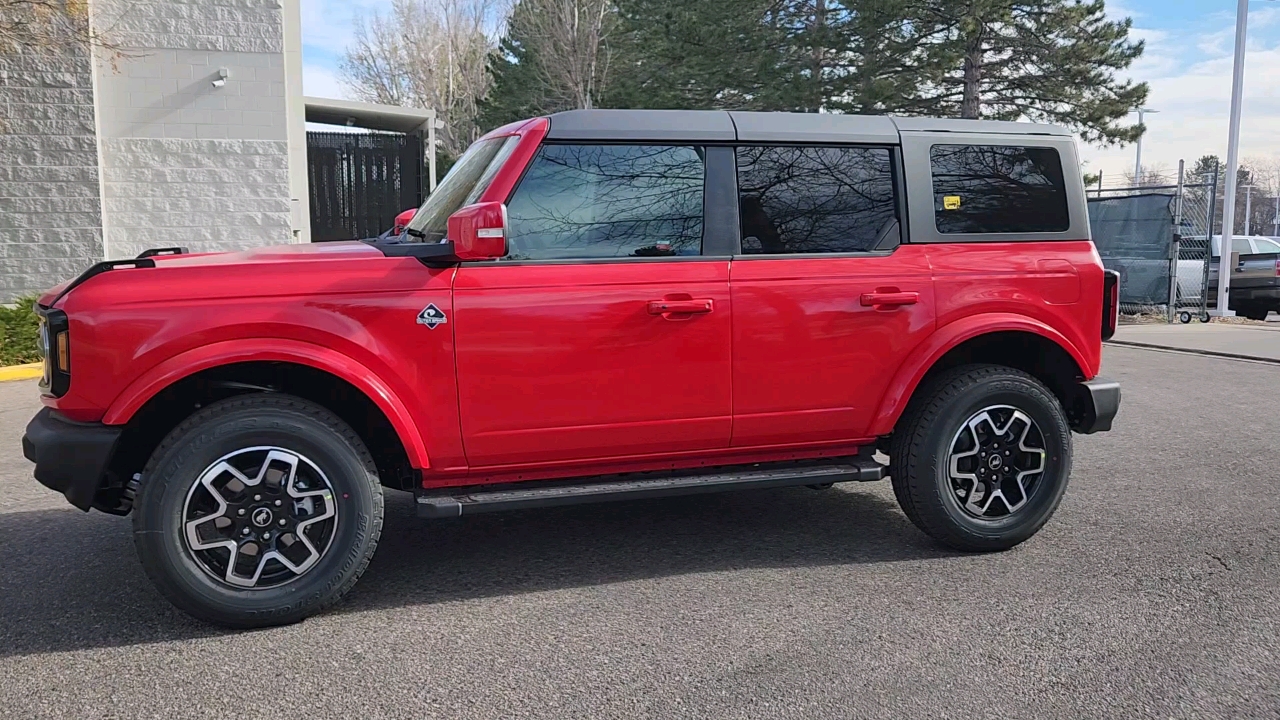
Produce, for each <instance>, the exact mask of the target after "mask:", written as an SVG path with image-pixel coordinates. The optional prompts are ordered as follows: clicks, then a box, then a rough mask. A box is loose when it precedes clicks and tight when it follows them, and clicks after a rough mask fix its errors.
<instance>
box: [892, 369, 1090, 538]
mask: <svg viewBox="0 0 1280 720" xmlns="http://www.w3.org/2000/svg"><path fill="white" fill-rule="evenodd" d="M890 457H891V463H890V475H891V476H892V478H893V490H894V494H895V495H896V496H897V498H898V503H899V504H900V505H901V506H902V509H903V511H904V512H905V513H906V515H907V517H908V518H909V519H910V520H911V521H912V522H913V523H915V525H916V526H917V527H919V528H920V529H921V530H923V531H924V532H925V533H926V534H928V535H929V536H930V537H933V538H934V539H935V540H937V541H938V542H941V543H943V544H944V545H947V546H950V547H952V548H955V549H957V550H970V551H984V550H985V551H990V550H1005V549H1008V548H1011V547H1013V546H1015V545H1017V544H1018V543H1021V542H1023V541H1024V540H1026V539H1027V538H1029V537H1031V536H1032V535H1034V534H1035V533H1036V532H1037V531H1038V530H1039V529H1040V528H1041V527H1043V526H1044V524H1045V523H1046V522H1048V520H1049V518H1050V517H1051V516H1052V515H1053V513H1054V511H1055V510H1056V509H1057V507H1058V503H1059V502H1060V501H1061V500H1062V495H1063V493H1064V492H1066V488H1067V480H1068V478H1069V477H1070V475H1071V429H1070V427H1069V426H1068V424H1067V418H1066V414H1065V413H1064V412H1063V410H1062V406H1061V404H1060V403H1059V402H1058V399H1057V398H1056V397H1054V395H1053V393H1052V392H1050V391H1049V389H1048V388H1046V387H1045V386H1044V385H1043V384H1042V383H1041V382H1040V381H1039V380H1037V379H1035V378H1034V377H1032V376H1030V375H1028V374H1026V373H1023V372H1021V371H1019V370H1014V369H1012V368H1006V367H1000V366H994V365H968V366H964V367H961V368H956V369H953V370H950V371H947V372H945V373H943V374H942V375H940V376H938V377H937V378H935V379H933V380H932V381H931V382H929V384H928V385H927V386H926V387H922V388H921V389H920V390H919V391H918V392H917V394H916V396H915V397H914V398H913V399H912V401H911V405H910V406H909V407H908V409H907V412H906V413H905V414H904V415H903V417H902V419H901V420H900V421H899V425H898V427H897V428H896V429H895V430H894V434H893V439H892V442H891V447H890Z"/></svg>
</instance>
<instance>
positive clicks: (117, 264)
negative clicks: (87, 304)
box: [48, 256, 156, 307]
mask: <svg viewBox="0 0 1280 720" xmlns="http://www.w3.org/2000/svg"><path fill="white" fill-rule="evenodd" d="M155 266H156V261H155V260H152V259H151V258H149V257H141V256H139V257H136V258H131V259H129V260H104V261H102V262H100V263H98V264H96V265H94V266H92V267H90V268H89V269H88V270H85V271H84V272H82V273H80V276H79V277H77V278H76V279H75V280H72V281H71V282H70V283H68V284H67V286H66V287H65V288H63V289H62V292H60V293H58V296H57V297H55V298H54V299H53V301H52V302H50V303H49V305H48V307H53V306H54V305H57V304H58V301H59V300H61V299H62V298H64V297H66V296H67V293H69V292H71V291H72V290H74V289H76V288H77V287H79V286H80V285H82V284H83V283H84V282H85V281H86V280H88V279H89V278H92V277H96V276H98V275H101V274H102V273H105V272H110V271H112V270H115V269H116V268H122V267H135V268H153V267H155Z"/></svg>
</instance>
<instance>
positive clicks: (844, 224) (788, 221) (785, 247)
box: [738, 147, 897, 254]
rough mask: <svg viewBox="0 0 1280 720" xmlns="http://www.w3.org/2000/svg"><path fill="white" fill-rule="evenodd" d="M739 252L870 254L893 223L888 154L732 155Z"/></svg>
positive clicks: (784, 150)
mask: <svg viewBox="0 0 1280 720" xmlns="http://www.w3.org/2000/svg"><path fill="white" fill-rule="evenodd" d="M738 186H739V202H740V205H741V216H742V252H744V253H747V254H786V253H832V252H860V251H866V250H872V249H873V248H874V246H875V244H876V240H877V239H878V238H879V237H880V234H881V233H882V232H883V231H884V230H885V229H886V228H887V226H888V225H889V224H890V223H892V222H893V221H894V220H895V219H896V216H897V211H896V208H895V205H894V199H893V169H892V165H891V163H890V161H889V150H888V149H886V148H853V147H849V148H836V147H742V148H738Z"/></svg>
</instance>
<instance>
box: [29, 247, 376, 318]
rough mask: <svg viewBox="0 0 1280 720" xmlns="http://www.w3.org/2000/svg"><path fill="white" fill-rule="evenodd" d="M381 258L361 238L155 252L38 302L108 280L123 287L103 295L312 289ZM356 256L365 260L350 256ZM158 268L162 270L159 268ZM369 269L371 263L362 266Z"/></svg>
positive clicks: (90, 273)
mask: <svg viewBox="0 0 1280 720" xmlns="http://www.w3.org/2000/svg"><path fill="white" fill-rule="evenodd" d="M379 259H382V260H387V261H392V259H390V258H386V256H385V255H383V254H382V253H381V252H380V251H379V250H378V249H377V248H374V247H372V246H370V245H368V244H366V243H363V242H359V241H350V242H328V243H311V244H298V245H280V246H276V247H263V248H252V249H249V250H241V251H236V252H215V253H192V254H183V255H155V256H152V257H149V258H147V260H149V261H150V262H152V263H154V270H153V269H151V268H152V267H153V266H152V265H149V264H147V265H143V266H142V267H137V266H134V265H133V263H132V262H131V261H128V260H117V261H108V262H103V263H98V264H96V265H94V266H92V267H90V268H89V269H87V270H86V271H85V272H84V273H82V274H81V275H80V276H79V277H77V278H76V279H74V280H71V281H68V282H64V283H61V284H60V285H58V286H56V287H54V288H53V289H51V290H49V291H48V292H47V293H45V294H44V295H43V296H42V297H41V298H40V300H39V302H40V304H41V305H44V306H46V307H50V306H52V304H54V303H59V304H64V303H65V302H66V301H67V299H68V298H73V297H78V296H80V295H82V294H88V295H99V294H100V293H99V291H100V290H105V289H106V287H107V286H115V287H117V288H118V289H119V292H118V293H110V297H104V298H102V299H103V300H108V299H109V300H122V299H130V298H132V299H136V300H143V299H144V298H148V297H150V298H175V297H184V296H185V297H189V298H194V297H209V298H212V297H223V296H231V295H239V294H244V292H245V284H246V283H251V284H252V285H253V286H256V287H257V288H258V289H257V290H256V291H255V292H259V293H263V294H266V295H270V294H273V293H272V290H276V291H278V292H290V291H293V292H312V291H315V290H316V289H317V283H321V282H325V281H326V280H332V279H334V278H336V277H338V276H343V275H350V274H351V273H352V272H355V273H356V274H360V273H361V272H362V271H360V270H357V268H359V267H363V266H367V265H370V264H372V265H381V264H380V263H377V262H376V261H377V260H379ZM355 260H361V261H366V262H352V261H355ZM367 261H375V262H373V263H369V262H367ZM112 263H119V265H120V267H118V268H115V269H113V268H111V267H110V265H111V264H112ZM304 269H305V271H304V272H299V271H300V270H304ZM160 270H163V271H164V272H162V273H157V272H156V271H160ZM371 270H372V269H370V268H367V269H366V270H364V271H363V272H370V271H371ZM383 271H384V272H385V268H383ZM335 273H336V274H335ZM126 286H127V287H126ZM264 288H265V290H264ZM59 298H61V300H60V299H59Z"/></svg>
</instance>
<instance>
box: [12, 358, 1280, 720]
mask: <svg viewBox="0 0 1280 720" xmlns="http://www.w3.org/2000/svg"><path fill="white" fill-rule="evenodd" d="M1105 365H1106V366H1105V370H1104V372H1105V374H1108V375H1111V376H1113V377H1117V378H1119V379H1120V380H1121V381H1122V382H1123V384H1124V393H1125V395H1124V404H1123V406H1122V409H1121V414H1120V417H1119V418H1118V420H1117V429H1116V431H1115V432H1113V433H1110V434H1104V435H1098V436H1091V437H1080V436H1077V437H1076V462H1075V472H1074V476H1073V479H1072V485H1071V488H1070V489H1069V490H1068V493H1067V496H1066V499H1065V500H1064V502H1063V504H1062V506H1061V508H1060V509H1059V511H1058V514H1057V516H1056V517H1055V518H1054V519H1053V520H1052V521H1051V522H1050V524H1049V525H1048V526H1047V527H1046V528H1045V529H1044V530H1043V531H1042V532H1041V533H1040V534H1039V535H1038V536H1036V537H1035V538H1033V539H1032V540H1031V541H1029V542H1027V543H1026V544H1024V545H1022V546H1021V547H1019V548H1017V549H1015V550H1013V551H1010V552H1007V553H1002V554H996V555H960V554H956V553H952V552H948V551H945V550H943V549H940V548H939V547H938V546H936V545H934V544H933V543H932V542H931V541H929V540H928V539H927V538H926V537H925V536H923V535H921V534H920V533H919V532H917V531H916V530H915V529H914V528H913V527H912V526H911V525H910V524H909V523H908V522H907V520H906V519H905V518H904V517H903V515H902V513H901V512H900V511H899V510H898V508H897V506H896V505H895V504H894V502H893V499H892V492H891V490H890V488H889V486H888V483H876V484H870V485H846V486H837V487H836V488H835V489H833V490H828V491H812V490H808V489H790V490H778V491H756V492H748V493H739V494H733V495H721V496H707V497H695V498H680V499H672V500H651V501H639V502H633V503H626V504H616V505H605V506H595V507H577V508H559V509H552V510H542V511H531V512H525V513H519V514H511V515H506V516H501V515H495V516H480V517H477V518H474V519H468V520H466V521H461V520H459V521H450V522H445V523H440V524H435V525H427V524H423V523H422V522H421V521H419V520H417V519H415V518H414V516H413V509H412V507H411V504H412V503H411V500H410V498H409V497H408V496H402V495H399V494H396V495H394V496H393V497H391V498H390V499H389V501H388V513H387V522H386V529H385V531H384V534H383V544H382V546H381V547H380V548H379V550H378V555H377V557H376V558H375V559H374V561H373V563H372V565H371V566H370V568H369V571H368V572H367V573H366V575H365V576H364V578H363V580H361V582H360V584H359V585H358V586H357V588H356V590H355V591H354V592H353V593H352V594H351V595H350V596H348V598H347V600H346V601H345V602H344V603H342V604H341V605H340V606H339V607H338V608H336V609H334V610H331V611H329V612H328V613H326V614H324V615H322V616H320V617H316V618H313V619H310V620H307V621H306V622H303V623H301V624H299V625H295V626H292V627H287V628H278V629H272V630H265V631H258V632H249V633H228V632H224V631H221V630H218V629H216V628H212V627H208V626H204V625H201V624H199V623H196V622H194V621H191V620H189V619H187V618H186V617H185V616H184V615H181V614H180V613H178V612H177V611H175V610H173V609H172V608H170V606H169V605H168V604H167V603H166V602H165V601H164V600H162V599H161V598H160V597H159V596H158V595H157V594H156V593H155V592H154V591H153V590H152V589H151V586H150V584H149V583H148V581H147V580H146V578H145V577H144V576H143V573H142V571H141V569H140V568H139V566H138V563H137V560H136V558H135V555H134V550H133V544H132V540H131V537H130V525H129V522H128V520H127V519H123V518H115V517H109V516H106V515H102V514H98V513H93V514H88V515H86V514H83V513H81V512H79V511H77V510H74V509H72V508H70V507H69V506H67V505H66V504H65V503H64V501H63V500H62V498H61V497H60V496H58V495H55V494H53V493H52V492H49V491H46V490H44V489H43V488H42V487H40V486H39V485H37V484H36V483H35V481H34V480H32V479H31V474H30V472H31V466H30V465H29V464H28V463H27V462H26V461H25V460H24V459H23V458H22V457H21V453H20V450H19V444H18V440H19V437H20V435H21V431H22V427H23V425H24V424H25V423H26V421H27V419H28V418H29V417H30V416H31V414H32V413H33V412H34V411H35V410H36V408H37V407H38V401H37V399H36V397H35V388H34V385H33V384H31V383H27V382H21V383H6V384H3V385H0V549H3V552H0V717H13V718H33V717H57V718H80V717H84V718H117V717H119V718H132V717H164V718H176V717H246V718H259V717H264V718H265V717H280V718H294V717H298V718H300V717H307V718H350V717H361V718H383V717H388V718H390V717H397V718H398V717H404V718H422V717H442V718H471V717H475V718H498V717H502V718H513V717H538V718H614V717H617V718H633V717H663V718H666V717H698V718H753V719H754V718H836V717H840V718H849V717H905V716H912V717H919V718H925V717H957V718H986V717H991V718H997V717H1000V718H1004V717H1062V718H1084V717H1097V718H1104V717H1106V718H1115V717H1160V718H1170V717H1175V718H1184V717H1185V718H1192V717H1197V718H1199V717H1230V718H1243V717H1270V718H1274V717H1276V716H1277V714H1278V713H1280V649H1278V648H1277V638H1278V637H1280V492H1278V491H1277V485H1278V484H1280V462H1278V461H1280V419H1277V413H1276V409H1277V408H1280V366H1277V365H1271V364H1263V363H1253V362H1244V361H1237V360H1227V359H1218V358H1210V357H1201V356H1191V355H1183V354H1173V353H1166V352H1157V351H1152V350H1144V349H1136V348H1120V347H1109V348H1108V349H1107V350H1106V360H1105Z"/></svg>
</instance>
